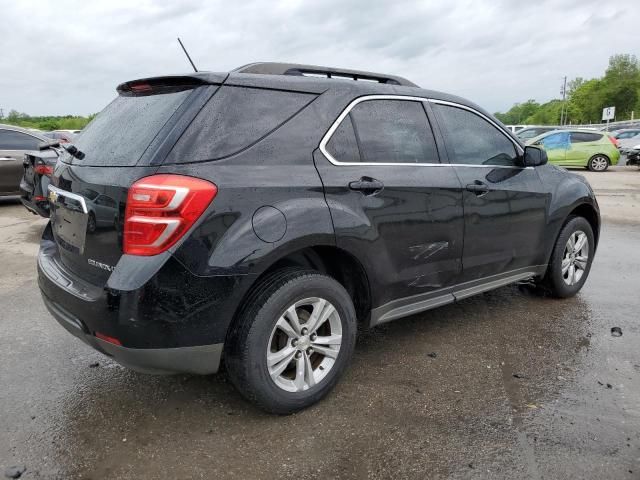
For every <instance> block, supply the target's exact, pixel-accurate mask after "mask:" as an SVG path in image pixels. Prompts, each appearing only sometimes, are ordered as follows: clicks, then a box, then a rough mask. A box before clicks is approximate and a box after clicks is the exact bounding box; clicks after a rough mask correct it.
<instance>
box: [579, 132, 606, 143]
mask: <svg viewBox="0 0 640 480" xmlns="http://www.w3.org/2000/svg"><path fill="white" fill-rule="evenodd" d="M601 138H602V135H601V134H599V133H585V132H571V142H572V143H584V142H597V141H598V140H600V139H601Z"/></svg>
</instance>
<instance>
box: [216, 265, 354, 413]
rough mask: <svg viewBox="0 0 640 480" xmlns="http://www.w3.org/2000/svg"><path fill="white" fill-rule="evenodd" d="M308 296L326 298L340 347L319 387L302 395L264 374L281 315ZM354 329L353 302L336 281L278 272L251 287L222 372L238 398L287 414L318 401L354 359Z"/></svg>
mask: <svg viewBox="0 0 640 480" xmlns="http://www.w3.org/2000/svg"><path fill="white" fill-rule="evenodd" d="M309 297H319V298H323V299H326V300H328V301H329V302H331V304H332V305H333V306H334V307H335V309H336V311H337V312H338V315H339V317H340V323H341V328H342V343H341V345H340V350H339V354H338V356H337V358H336V359H335V363H334V364H333V366H332V367H331V369H330V370H329V372H328V373H327V374H326V376H325V377H324V378H323V379H322V380H321V381H320V382H319V383H317V384H316V385H315V386H312V387H310V388H309V389H307V390H304V391H299V392H289V391H286V390H284V389H282V388H280V387H279V386H278V385H276V383H275V382H274V380H273V379H272V378H271V376H270V375H269V371H268V367H267V362H266V354H267V350H268V348H269V339H270V338H271V332H272V331H273V329H274V327H275V324H276V322H277V321H278V319H279V318H280V316H281V315H282V314H283V312H284V311H285V310H286V309H287V308H288V307H289V306H290V305H293V304H294V303H295V302H297V301H299V300H302V299H305V298H309ZM356 330H357V321H356V314H355V309H354V307H353V302H352V300H351V297H350V296H349V294H348V293H347V291H346V290H345V289H344V287H343V286H342V285H340V284H339V283H338V282H337V281H336V280H334V279H333V278H331V277H329V276H327V275H324V274H321V273H319V272H316V271H310V270H300V269H292V268H288V269H284V270H278V271H276V272H274V273H273V274H271V275H269V276H268V277H266V278H265V279H263V280H262V281H260V283H259V284H258V285H256V287H255V288H254V289H253V291H252V293H251V294H250V295H249V298H248V299H247V301H246V302H245V306H244V308H243V309H242V311H240V312H239V314H238V315H237V317H236V318H235V321H234V324H233V325H232V327H231V329H230V331H229V334H228V335H227V340H226V343H225V365H226V369H227V373H228V375H229V378H230V380H231V382H232V383H233V384H234V386H235V387H236V388H237V390H238V391H239V392H240V394H242V395H243V396H244V397H245V398H247V399H248V400H249V401H251V402H252V403H254V404H256V405H257V406H258V407H260V408H262V409H263V410H265V411H267V412H270V413H276V414H281V415H285V414H290V413H293V412H296V411H298V410H301V409H304V408H306V407H309V406H310V405H313V404H314V403H316V402H318V401H319V400H320V399H322V398H323V397H324V396H325V395H326V394H327V393H329V391H331V389H332V388H333V387H334V386H335V384H336V383H337V382H338V379H339V378H340V376H341V374H342V373H343V372H344V370H345V368H346V367H347V365H348V364H349V362H350V360H351V357H352V355H353V350H354V347H355V341H356Z"/></svg>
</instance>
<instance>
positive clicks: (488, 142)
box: [434, 104, 518, 165]
mask: <svg viewBox="0 0 640 480" xmlns="http://www.w3.org/2000/svg"><path fill="white" fill-rule="evenodd" d="M434 106H435V108H436V110H437V111H438V112H439V114H440V120H441V122H442V124H443V125H442V126H443V131H444V134H445V136H446V137H447V150H448V151H449V159H450V160H451V162H452V163H458V164H468V165H518V155H517V152H516V149H515V147H514V145H513V142H512V141H511V140H509V139H508V138H507V136H506V134H504V133H502V132H501V131H500V130H498V129H497V128H496V127H494V126H493V125H492V124H490V123H489V122H487V121H486V120H485V119H484V118H482V117H480V116H479V115H476V114H475V113H472V112H470V111H468V110H464V109H462V108H457V107H450V106H448V105H439V104H435V105H434Z"/></svg>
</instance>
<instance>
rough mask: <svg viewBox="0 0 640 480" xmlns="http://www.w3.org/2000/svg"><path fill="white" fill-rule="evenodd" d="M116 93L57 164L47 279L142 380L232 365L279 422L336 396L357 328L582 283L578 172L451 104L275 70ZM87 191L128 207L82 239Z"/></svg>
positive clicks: (587, 238) (163, 81) (366, 75)
mask: <svg viewBox="0 0 640 480" xmlns="http://www.w3.org/2000/svg"><path fill="white" fill-rule="evenodd" d="M320 76H323V78H320ZM337 79H340V80H337ZM347 80H369V81H347ZM117 90H118V96H117V98H116V99H115V100H114V101H113V102H112V103H110V104H109V105H108V106H107V107H106V108H105V109H104V110H103V111H102V112H101V113H100V114H99V115H98V116H97V117H96V118H95V119H94V120H93V121H92V122H91V124H90V125H89V126H88V127H87V128H86V129H85V130H84V131H83V133H82V135H81V136H79V137H78V139H77V141H76V143H75V144H74V147H76V149H75V150H73V151H67V152H65V153H63V155H62V156H61V157H60V160H59V162H58V165H57V166H56V169H55V171H54V175H53V177H52V184H51V185H50V186H49V198H50V200H51V220H50V223H49V225H48V226H47V227H46V229H45V231H44V233H43V237H42V242H41V246H40V252H39V255H38V272H39V286H40V289H41V292H42V298H43V300H44V303H45V305H46V306H47V308H48V309H49V311H50V312H51V314H52V315H53V316H54V317H55V318H56V319H57V320H58V322H59V323H60V324H61V325H62V326H63V327H64V328H65V329H67V330H68V331H69V332H70V333H72V334H73V335H75V336H77V337H79V338H80V339H82V340H83V341H84V342H85V343H87V344H88V345H90V346H92V347H93V348H95V349H97V350H98V351H100V352H103V353H105V354H107V355H109V356H110V357H111V358H113V359H114V360H116V361H118V362H120V363H121V364H123V365H126V366H129V367H131V368H133V369H136V370H139V371H144V372H151V373H175V372H190V373H198V374H209V373H214V372H216V371H217V370H218V367H219V364H220V360H221V358H223V357H224V361H225V365H226V370H227V372H228V375H229V378H230V379H231V381H232V382H233V384H234V385H235V386H236V387H237V389H238V390H239V391H240V392H241V393H242V394H243V395H244V396H245V397H246V398H248V399H249V400H251V401H252V402H255V403H256V404H257V405H259V406H260V407H262V408H263V409H265V410H267V411H269V412H275V413H279V414H286V413H290V412H294V411H296V410H299V409H302V408H305V407H307V406H309V405H311V404H313V403H315V402H317V401H318V400H320V399H321V398H322V397H323V396H324V395H326V394H327V393H328V392H329V391H330V390H331V389H332V388H333V386H334V385H335V384H336V382H337V381H338V379H339V377H340V376H341V375H342V373H343V372H344V370H345V368H346V367H347V365H348V364H349V361H350V359H351V356H352V353H353V350H354V346H355V339H356V333H357V327H358V325H360V326H361V327H362V328H367V327H375V326H376V325H380V324H382V323H385V322H389V321H392V320H396V319H399V318H401V317H406V316H409V315H413V314H415V313H418V312H422V311H425V310H428V309H431V308H435V307H438V306H440V305H444V304H447V303H452V302H455V301H457V300H460V299H463V298H466V297H469V296H471V295H475V294H478V293H481V292H485V291H487V290H491V289H494V288H497V287H500V286H503V285H507V284H511V283H514V282H518V281H521V280H528V279H531V280H533V281H535V282H537V283H538V284H539V285H541V286H544V288H546V289H548V291H549V292H550V293H551V294H552V295H555V296H557V297H570V296H572V295H575V294H576V293H577V292H578V291H579V290H580V289H581V288H582V286H583V285H584V283H585V281H586V279H587V276H588V274H589V269H590V267H591V262H592V260H593V257H594V254H595V251H596V246H597V242H598V238H599V232H600V216H599V209H598V204H597V202H596V198H595V196H594V194H593V191H592V190H591V188H590V187H589V185H588V183H587V182H586V180H585V179H584V178H582V177H581V176H578V175H575V174H572V173H569V172H568V171H566V170H564V169H558V168H557V167H555V166H553V165H547V164H546V160H547V158H546V154H545V152H544V150H542V149H540V148H538V147H532V146H528V147H526V148H525V147H523V146H522V145H521V144H520V142H518V141H517V139H516V138H515V137H514V136H512V134H511V133H510V132H509V131H508V130H506V129H505V128H504V127H503V126H502V125H501V124H500V123H499V122H498V121H497V120H496V119H495V118H494V117H493V116H492V115H491V114H489V113H487V112H486V111H485V110H483V109H482V108H480V107H478V106H477V105H475V104H473V103H471V102H469V101H467V100H464V99H462V98H459V97H456V96H453V95H449V94H445V93H439V92H435V91H431V90H424V89H422V88H419V87H418V86H416V85H415V84H414V83H412V82H410V81H408V80H406V79H403V78H401V77H396V76H392V75H382V74H375V73H370V72H360V71H354V70H342V69H329V68H325V67H315V66H309V65H294V64H279V63H256V64H250V65H247V66H244V67H241V68H239V69H236V70H234V71H232V72H230V73H203V72H201V73H195V74H190V75H186V76H169V77H156V78H148V79H142V80H134V81H130V82H126V83H123V84H121V85H120V86H119V87H118V89H117ZM356 132H357V135H356ZM89 190H91V191H93V192H108V195H109V197H110V198H111V199H112V200H113V202H115V204H116V207H115V209H116V211H117V212H122V214H120V213H116V214H115V216H116V218H117V220H116V221H115V225H113V226H107V224H106V223H105V226H104V228H97V229H96V230H95V231H94V232H93V233H91V234H87V230H88V228H87V226H88V223H89V212H90V207H89V204H88V202H89V201H90V199H89V198H87V192H88V191H89ZM92 195H94V194H91V195H89V196H92ZM111 213H112V212H111V211H109V213H108V216H109V217H110V216H111ZM120 231H122V232H123V235H119V234H118V232H120Z"/></svg>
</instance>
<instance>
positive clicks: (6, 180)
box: [0, 125, 47, 196]
mask: <svg viewBox="0 0 640 480" xmlns="http://www.w3.org/2000/svg"><path fill="white" fill-rule="evenodd" d="M46 141H47V138H45V137H44V136H42V135H40V134H39V133H36V132H33V131H30V130H26V129H24V128H20V127H14V126H13V125H0V196H4V195H19V194H20V181H21V179H22V174H23V170H24V168H23V161H24V154H25V153H27V152H32V151H37V150H38V146H39V145H40V144H41V143H42V142H46Z"/></svg>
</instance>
